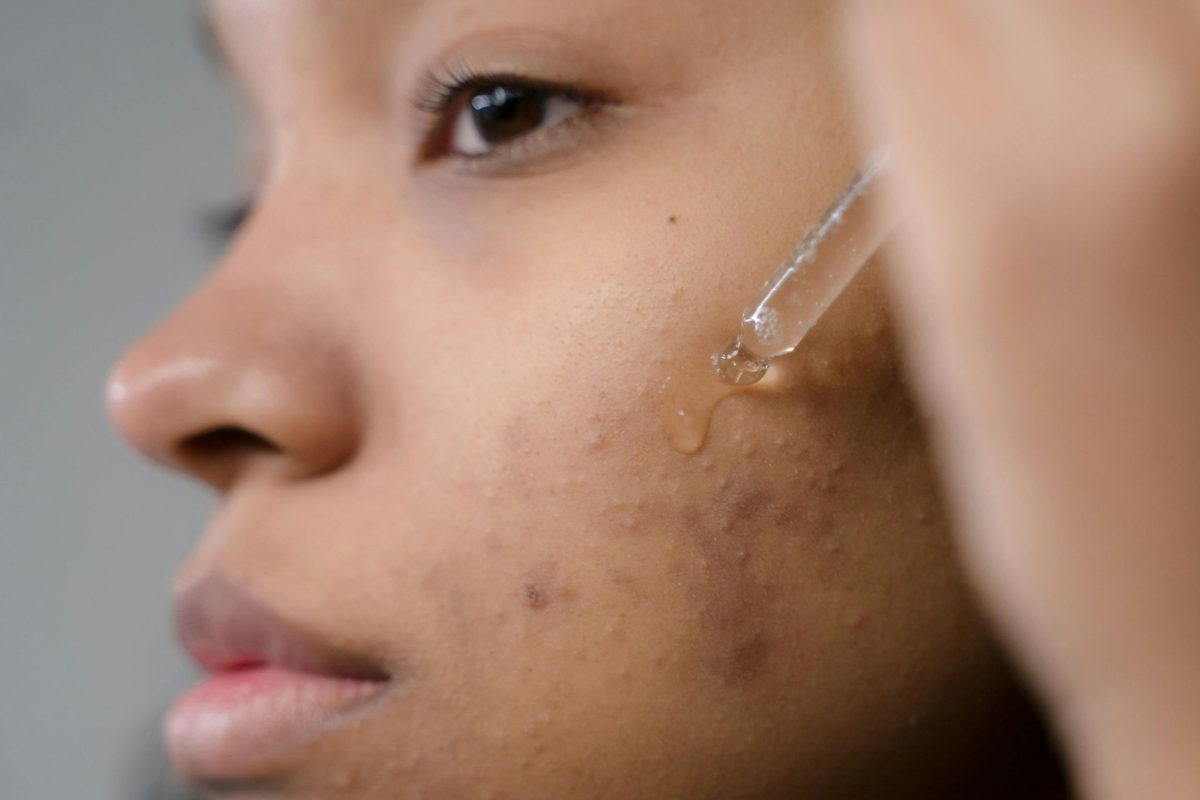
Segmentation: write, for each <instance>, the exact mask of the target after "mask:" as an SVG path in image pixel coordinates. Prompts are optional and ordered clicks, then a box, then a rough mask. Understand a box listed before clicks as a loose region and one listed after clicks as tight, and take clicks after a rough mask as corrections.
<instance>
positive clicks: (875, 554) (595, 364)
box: [110, 0, 1040, 800]
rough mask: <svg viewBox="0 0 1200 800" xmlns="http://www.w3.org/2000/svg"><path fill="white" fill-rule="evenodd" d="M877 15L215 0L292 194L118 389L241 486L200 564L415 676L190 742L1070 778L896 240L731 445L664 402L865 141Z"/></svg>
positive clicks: (278, 188) (805, 774)
mask: <svg viewBox="0 0 1200 800" xmlns="http://www.w3.org/2000/svg"><path fill="white" fill-rule="evenodd" d="M834 6H835V4H831V3H827V2H818V1H817V0H812V1H810V2H794V1H789V0H764V2H758V3H751V4H731V3H726V2H717V0H703V1H701V2H698V1H697V0H666V1H665V2H659V3H643V2H635V1H634V0H600V1H599V2H592V3H587V4H576V3H561V2H557V1H553V0H504V1H503V2H481V1H479V0H446V1H445V2H410V1H409V0H354V2H329V1H328V0H215V1H214V2H212V3H211V8H210V11H211V16H212V19H213V24H214V27H215V30H216V32H217V36H218V38H219V40H220V42H221V46H222V48H223V50H224V51H225V52H226V54H227V56H228V59H229V61H230V63H231V67H232V69H233V72H234V74H235V76H236V80H237V82H238V84H239V86H240V87H241V88H242V90H243V92H244V94H245V97H246V99H247V102H248V104H249V106H250V108H251V109H252V112H253V116H254V119H255V121H256V136H257V141H258V143H259V144H258V148H257V151H258V153H259V161H258V163H257V165H256V174H257V175H258V176H259V185H258V188H257V192H256V198H255V210H254V213H253V215H252V216H251V218H250V219H249V221H248V223H247V225H246V226H245V228H244V229H243V230H242V231H241V233H240V235H239V236H238V238H237V240H236V241H235V242H234V244H233V246H232V248H231V250H230V252H229V253H228V255H227V257H226V259H225V260H224V262H223V263H222V264H221V265H220V267H219V268H218V269H217V270H216V271H215V272H214V274H213V275H212V276H211V278H210V279H209V280H208V281H207V282H206V283H205V284H204V285H203V286H201V287H199V288H198V289H197V291H196V293H195V294H194V295H193V296H192V297H191V298H190V299H189V300H188V301H187V302H186V303H185V304H184V305H183V306H182V307H181V308H180V309H178V310H177V311H176V312H175V313H174V314H173V315H172V316H171V317H169V318H168V319H167V320H166V321H164V322H163V323H162V324H161V325H160V326H159V327H158V328H157V329H156V330H155V331H154V332H152V333H151V334H149V335H148V336H147V337H146V338H145V339H143V340H142V341H141V342H140V343H139V344H137V345H136V346H135V347H134V348H133V349H132V350H131V351H130V353H129V354H127V355H126V357H125V358H124V359H123V360H122V361H121V363H120V364H119V365H118V367H117V369H116V370H115V371H114V375H113V378H112V383H111V387H110V401H111V407H112V414H113V416H114V419H115V420H116V422H117V424H118V425H119V426H120V428H121V429H122V431H123V432H124V434H125V435H126V436H127V437H128V438H129V439H130V440H131V442H132V443H133V444H134V445H136V446H137V447H139V448H140V449H142V450H143V451H144V452H146V453H147V454H149V455H150V456H151V457H152V458H155V459H157V460H159V461H161V462H164V463H166V464H168V465H170V466H172V467H175V468H177V469H180V470H183V471H186V472H189V473H191V474H193V475H195V476H196V477H198V478H199V479H201V480H203V481H206V482H207V483H209V484H211V485H212V486H213V487H214V488H215V489H217V490H218V492H219V502H218V505H217V508H216V511H215V514H214V516H213V519H212V523H211V526H210V528H209V530H208V531H207V533H206V535H205V537H204V538H203V540H202V542H201V543H200V545H199V546H198V548H197V550H196V552H195V554H194V555H193V557H192V558H191V559H190V560H189V561H188V562H187V564H185V565H184V566H183V568H182V569H181V571H180V573H179V575H178V578H177V583H178V587H179V589H180V591H185V590H186V589H187V588H188V587H190V586H193V585H195V584H196V583H198V582H199V581H201V580H203V579H205V578H206V577H209V576H212V575H220V576H221V580H223V581H229V582H230V583H231V584H232V585H236V586H237V587H239V589H238V591H241V592H246V593H248V594H249V595H252V596H253V597H255V598H256V599H257V600H258V601H259V602H261V603H262V604H264V605H266V606H268V607H270V608H271V609H273V610H274V613H276V614H277V615H278V616H279V617H281V618H282V619H286V620H287V621H288V623H289V624H291V625H295V626H298V627H300V628H302V629H304V630H305V631H307V632H308V633H309V634H311V635H312V636H314V637H319V638H322V639H324V640H326V641H329V642H332V643H334V644H336V645H337V646H338V647H340V648H343V649H345V650H347V651H351V652H354V653H357V654H361V655H362V656H363V657H365V658H370V659H372V660H373V661H375V662H377V663H379V664H381V665H382V666H383V667H384V668H385V669H386V671H387V673H388V674H390V675H392V676H394V684H395V685H394V686H393V688H392V690H391V692H390V693H389V695H388V696H387V698H386V702H383V703H380V704H378V705H377V706H375V707H373V708H372V709H371V710H370V713H364V714H362V715H360V716H357V717H356V718H354V719H353V720H351V721H349V722H347V723H346V724H342V725H339V726H338V727H336V728H334V729H332V730H330V731H328V732H325V733H324V734H323V735H320V736H317V737H313V738H312V739H310V740H308V741H305V742H302V743H299V744H296V743H292V744H290V745H288V746H286V747H282V746H281V747H280V748H278V749H277V750H276V751H274V752H272V753H271V754H270V755H269V757H267V758H264V759H261V760H260V761H259V762H257V763H254V764H252V765H246V766H245V768H244V769H243V770H242V772H241V774H238V775H232V776H231V775H220V776H217V775H213V774H209V773H208V768H207V766H206V765H204V764H202V763H197V762H196V761H194V760H191V761H190V760H189V758H188V756H187V754H181V753H174V754H173V755H174V757H175V759H176V761H177V763H178V765H179V767H180V769H181V770H182V771H183V772H185V773H186V774H188V775H189V776H190V777H191V778H193V779H194V780H196V781H197V782H198V783H202V784H208V785H209V786H210V788H212V789H213V790H214V791H218V792H222V793H224V794H227V795H229V796H237V795H245V796H255V797H263V796H271V797H276V796H277V797H355V798H371V797H379V798H396V797H414V798H416V797H427V798H434V797H436V798H495V799H496V800H499V798H561V797H572V798H589V797H622V798H639V797H647V798H650V797H654V798H661V797H681V798H684V797H686V798H768V797H822V798H837V797H847V798H850V797H863V798H871V797H881V796H888V797H906V796H912V797H937V796H970V797H988V796H997V797H1002V796H1012V797H1027V796H1031V795H1030V793H1029V792H1031V791H1036V790H1037V789H1038V788H1039V787H1037V786H1035V785H1033V784H1034V783H1035V782H1036V781H1037V780H1038V778H1037V777H1036V776H1035V775H1034V774H1033V772H1026V771H1023V769H1021V768H1016V767H1023V765H1024V764H1025V761H1024V759H1025V758H1026V757H1031V758H1032V757H1036V755H1037V752H1036V751H1037V750H1038V748H1039V747H1040V744H1039V743H1038V741H1037V739H1036V727H1035V726H1034V724H1033V723H1032V722H1030V720H1029V717H1028V716H1027V714H1028V712H1027V709H1026V708H1025V706H1024V702H1023V700H1022V699H1021V694H1020V692H1019V691H1018V690H1017V688H1016V687H1015V686H1014V684H1013V682H1012V680H1011V678H1010V676H1009V672H1008V669H1007V667H1006V665H1005V664H1004V663H1003V661H1002V659H1001V657H1000V656H999V655H998V651H997V649H996V647H995V646H994V645H993V644H992V642H991V641H990V639H989V637H988V634H987V633H986V630H985V627H984V625H983V622H982V621H981V619H980V618H979V615H978V613H977V611H976V610H975V609H974V607H973V605H972V604H971V602H970V600H969V598H968V595H967V590H966V588H965V585H964V583H963V579H962V577H961V576H960V574H959V568H958V566H957V564H956V562H955V559H954V555H953V553H952V550H951V543H950V534H949V531H948V528H947V525H946V522H945V519H944V516H943V512H942V504H941V501H940V498H939V496H938V491H937V481H936V477H935V474H934V471H933V467H932V464H931V462H930V458H929V456H928V453H927V447H926V443H925V434H924V430H923V426H922V424H921V420H920V419H919V417H918V415H917V413H916V411H915V409H914V406H913V404H912V402H911V400H910V399H909V394H908V390H907V387H906V384H905V380H904V376H903V374H902V372H901V370H900V367H899V364H898V357H897V354H896V351H895V347H894V345H893V340H892V332H891V327H890V321H889V319H890V318H889V312H888V309H887V307H886V302H885V297H884V292H883V287H882V280H881V275H880V271H881V265H880V264H874V265H872V266H870V267H868V268H867V270H866V271H865V272H864V273H863V275H862V276H861V277H860V278H859V279H858V280H857V281H856V283H855V284H854V285H853V286H852V287H851V289H850V290H849V291H848V292H847V294H846V295H845V296H844V297H843V299H842V300H841V301H839V303H838V305H837V306H836V307H835V308H834V309H832V310H831V311H830V313H829V315H828V317H827V318H826V319H825V320H824V321H823V322H822V324H821V325H820V326H819V328H818V329H817V330H815V331H814V333H813V334H812V335H811V337H810V339H809V341H808V344H806V346H805V348H804V349H803V352H801V353H799V354H798V355H796V356H795V357H794V358H792V359H791V360H790V361H789V363H781V364H779V366H778V372H779V377H778V378H777V379H776V380H773V381H770V382H769V384H768V385H765V386H762V387H756V388H755V389H754V390H752V391H750V392H747V393H745V394H742V395H739V396H737V397H734V398H732V399H730V400H728V401H726V402H725V403H724V404H723V405H722V406H721V408H720V409H719V411H718V413H717V415H716V417H715V419H714V421H713V430H712V435H711V437H710V439H709V443H708V446H707V447H706V449H705V450H704V451H703V452H702V453H700V454H699V455H696V456H684V455H681V454H679V453H677V452H675V451H674V450H673V449H671V447H670V446H669V445H668V444H667V441H666V439H665V437H664V436H663V434H662V431H661V429H660V427H659V421H658V414H657V404H658V392H659V389H660V386H661V384H662V381H663V379H664V378H665V377H666V376H667V375H669V374H670V373H671V371H672V369H673V368H674V365H678V364H680V363H684V362H685V361H686V360H689V359H697V358H699V359H703V358H706V357H707V355H708V353H709V352H711V351H712V349H713V347H714V346H719V345H720V344H722V343H723V342H724V340H725V339H727V338H728V336H729V334H730V333H731V332H732V330H731V329H732V326H733V324H734V323H735V322H736V320H737V318H738V314H739V313H740V311H741V306H742V305H743V303H744V301H745V299H746V298H747V297H748V296H749V293H750V292H751V291H752V290H753V289H754V288H755V287H756V286H757V284H758V282H759V281H760V280H761V279H762V278H763V277H765V276H766V274H767V272H768V271H769V269H770V268H771V267H772V266H773V265H774V264H776V263H777V262H778V260H779V258H780V256H782V255H783V254H784V253H786V252H787V251H788V250H789V249H790V247H791V246H792V245H793V244H794V242H795V240H796V238H797V237H798V235H799V234H800V232H801V231H802V229H803V227H804V226H805V224H806V223H807V221H810V220H812V219H814V218H815V217H816V215H817V214H818V213H819V212H820V211H821V210H822V208H823V207H824V205H825V204H826V203H827V202H828V200H829V199H830V198H832V197H833V196H834V194H835V193H836V191H837V190H838V188H840V186H841V185H842V183H843V182H844V181H845V179H846V178H847V176H848V175H849V174H850V173H851V172H853V170H854V169H855V167H856V166H857V162H858V154H857V152H856V150H855V148H854V146H853V144H852V142H853V136H852V133H851V132H852V128H853V126H852V122H851V115H850V111H849V108H848V105H847V99H846V96H845V95H846V90H845V87H844V85H843V83H842V80H841V78H840V74H841V68H840V62H839V55H838V39H837V35H836V31H837V25H836V20H835V16H836V14H835V8H834ZM464 75H465V76H469V78H470V80H471V81H474V83H473V84H471V86H472V88H473V91H477V90H479V89H483V88H491V87H493V86H494V85H496V84H508V85H524V86H527V87H532V88H534V89H537V90H539V91H542V92H544V93H545V96H546V97H549V98H551V101H548V102H547V106H546V113H547V119H550V120H551V121H552V123H553V124H546V125H544V126H542V127H540V128H538V129H537V130H536V131H534V132H532V133H528V134H526V135H524V136H522V137H520V138H518V139H515V140H513V141H512V142H510V143H508V144H506V145H504V146H502V147H500V148H498V149H496V150H494V151H490V152H489V154H487V155H484V156H473V157H472V156H463V155H457V154H455V153H454V152H450V149H451V148H452V147H454V146H460V147H467V148H471V149H478V148H479V145H480V142H479V140H478V139H477V138H472V135H471V131H469V130H467V129H465V128H458V127H456V124H457V123H456V122H455V120H456V119H457V118H455V117H453V115H452V113H451V112H454V111H456V110H457V111H461V110H462V109H463V105H462V103H459V102H457V100H456V97H457V95H455V93H454V88H455V87H454V82H455V81H457V80H460V79H461V78H462V77H463V76H464ZM496 76H499V78H502V80H491V82H490V83H489V82H488V79H489V78H495V77H496ZM546 87H553V88H552V89H548V88H546ZM456 103H457V104H456ZM555 104H557V105H555ZM552 106H553V110H552V109H551V107H552ZM439 108H440V111H439V110H437V109H439ZM554 120H558V121H554ZM1024 738H1032V739H1033V740H1034V744H1033V745H1030V746H1029V747H1030V749H1031V750H1033V751H1034V753H1033V754H1032V755H1031V754H1030V753H1026V752H1023V751H1022V747H1021V745H1020V744H1019V740H1021V739H1024ZM999 774H1003V775H1006V776H1007V778H1006V780H1007V781H1008V782H1007V783H1003V782H1000V781H998V780H997V775H999ZM1026 776H1028V782H1026ZM1005 791H1008V792H1009V793H1008V795H1005V794H1004V792H1005ZM989 792H991V793H992V794H989Z"/></svg>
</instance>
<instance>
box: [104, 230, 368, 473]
mask: <svg viewBox="0 0 1200 800" xmlns="http://www.w3.org/2000/svg"><path fill="white" fill-rule="evenodd" d="M280 241H282V242H284V245H283V246H282V247H281V246H279V245H275V244H272V242H280ZM288 241H289V240H288V239H287V238H285V237H280V236H274V237H272V236H271V235H270V234H269V232H268V233H262V232H260V233H259V234H256V233H255V232H253V231H248V232H247V236H246V237H244V238H243V241H242V242H241V243H239V246H238V248H237V250H236V251H235V253H233V254H232V255H231V257H230V258H229V259H227V261H226V262H225V263H224V264H223V265H222V267H221V268H220V269H219V270H218V271H217V272H216V273H215V274H214V275H213V276H212V277H211V278H210V279H209V280H208V281H207V282H206V283H205V284H204V285H203V286H201V287H200V288H199V289H198V290H197V291H196V292H195V293H194V294H193V295H192V297H191V298H189V299H188V301H187V302H186V303H184V305H183V306H181V307H180V308H179V309H178V310H177V311H176V312H175V313H174V314H172V315H171V316H170V317H169V318H168V319H167V320H165V321H164V322H163V323H162V324H161V325H160V326H159V327H158V328H156V329H155V330H154V331H152V332H151V333H150V334H148V335H147V336H146V337H145V338H143V339H142V340H141V341H140V342H138V343H137V344H136V345H135V346H134V347H132V348H131V349H130V350H129V352H128V353H127V354H126V355H125V356H124V357H123V358H122V359H121V360H120V362H119V363H118V364H117V365H116V367H115V368H114V370H113V372H112V373H111V376H110V379H109V384H108V407H109V412H110V416H111V417H112V419H113V421H114V423H115V424H116V426H117V428H118V429H119V430H120V431H121V432H122V434H123V435H124V436H125V437H126V438H127V439H129V441H130V442H131V443H133V445H134V446H135V447H137V448H138V449H139V450H141V451H142V452H143V453H145V454H146V455H147V456H149V457H150V458H152V459H154V460H156V461H158V462H160V463H164V464H166V465H168V466H171V467H173V468H176V469H181V470H184V471H186V472H190V473H192V474H193V475H196V476H197V477H200V478H201V479H202V480H205V481H207V482H209V483H211V484H213V485H215V486H217V487H218V488H228V487H229V486H230V485H231V484H232V483H233V482H234V481H235V480H236V479H237V477H238V475H240V474H242V473H243V472H244V471H245V470H246V469H247V468H248V467H250V466H251V465H255V464H263V463H270V464H273V465H276V466H277V467H279V468H280V470H281V471H282V472H283V473H284V474H286V475H289V476H292V477H302V476H311V475H315V474H319V473H323V472H327V471H330V470H333V469H336V468H337V467H338V466H339V465H341V464H343V463H344V462H346V461H347V460H348V459H349V458H350V457H351V456H352V455H353V453H354V452H355V450H356V448H357V445H358V435H359V430H360V420H359V418H358V409H359V407H360V404H359V402H358V398H357V393H358V390H357V387H356V385H355V375H356V371H355V370H354V369H353V368H352V353H353V347H352V343H351V342H349V341H348V340H347V339H346V338H345V336H346V326H344V325H339V324H338V320H337V319H336V318H335V316H334V314H335V312H336V309H338V308H339V307H341V306H343V303H342V302H341V299H340V298H338V296H337V295H338V294H339V293H341V292H343V291H346V290H348V286H347V285H346V283H345V281H342V282H339V281H338V280H337V275H338V270H337V269H331V268H330V267H329V266H327V262H317V261H315V260H312V259H308V258H296V257H293V256H289V254H288V252H287V248H288V247H289V245H288V244H287V242H288ZM292 247H294V245H293V246H292ZM292 252H293V254H294V253H295V252H296V251H295V250H294V249H293V250H292Z"/></svg>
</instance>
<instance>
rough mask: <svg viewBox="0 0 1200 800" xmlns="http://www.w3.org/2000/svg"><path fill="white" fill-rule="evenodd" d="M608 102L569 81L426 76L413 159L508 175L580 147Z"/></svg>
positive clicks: (419, 105)
mask: <svg viewBox="0 0 1200 800" xmlns="http://www.w3.org/2000/svg"><path fill="white" fill-rule="evenodd" d="M609 104H610V101H608V100H607V99H605V98H604V97H603V96H602V95H600V94H599V93H596V92H591V91H587V90H584V89H581V88H579V87H577V86H574V85H571V84H567V83H556V82H552V81H545V80H538V79H535V78H530V77H524V76H520V75H515V74H494V75H486V74H474V73H469V72H468V73H463V74H448V75H446V76H434V75H430V76H428V77H427V79H426V81H425V85H424V87H423V89H422V94H421V95H420V96H419V98H418V101H417V107H418V108H419V109H420V110H421V111H422V112H423V113H424V114H425V115H426V116H427V117H428V122H427V123H426V127H427V128H428V132H427V134H426V136H425V139H424V141H423V143H422V145H421V148H420V152H419V159H420V160H421V161H422V162H426V163H428V162H434V161H440V160H447V159H454V160H457V161H459V162H460V163H461V164H463V165H464V166H467V167H469V168H472V169H478V170H482V171H488V170H496V171H505V170H507V171H513V170H519V169H520V168H523V167H527V166H530V165H531V164H532V163H534V162H536V161H539V160H541V159H542V158H544V157H547V156H552V155H562V154H564V153H565V152H567V151H569V150H570V149H572V148H573V147H575V146H577V145H579V144H580V143H581V142H580V139H581V137H582V136H583V135H584V134H585V133H586V129H587V127H588V125H589V124H590V123H591V122H593V121H594V120H593V117H594V116H595V115H596V114H597V112H598V111H599V110H600V109H602V108H603V107H605V106H607V105H609Z"/></svg>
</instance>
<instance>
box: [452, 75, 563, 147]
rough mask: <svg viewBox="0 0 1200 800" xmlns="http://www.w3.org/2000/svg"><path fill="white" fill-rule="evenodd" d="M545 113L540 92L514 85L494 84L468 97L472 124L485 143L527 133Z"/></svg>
mask: <svg viewBox="0 0 1200 800" xmlns="http://www.w3.org/2000/svg"><path fill="white" fill-rule="evenodd" d="M545 112H546V108H545V103H544V102H543V98H542V97H541V93H539V92H536V91H530V90H527V89H522V88H520V87H516V86H497V87H495V88H493V89H491V90H490V91H486V92H479V93H477V94H475V95H474V96H473V97H472V98H471V115H472V118H473V119H474V120H475V127H476V128H477V129H478V131H479V135H480V136H482V137H483V140H484V141H485V142H487V143H488V144H497V143H499V142H503V141H505V140H506V139H514V138H516V137H518V136H521V135H522V134H525V133H529V132H530V131H531V130H534V129H535V128H537V127H538V126H539V125H541V124H542V118H543V117H544V116H545Z"/></svg>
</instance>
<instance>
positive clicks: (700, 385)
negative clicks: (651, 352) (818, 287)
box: [659, 343, 769, 455]
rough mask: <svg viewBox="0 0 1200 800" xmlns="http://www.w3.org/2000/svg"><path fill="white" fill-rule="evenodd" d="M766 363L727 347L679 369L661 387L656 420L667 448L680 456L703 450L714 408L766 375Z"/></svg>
mask: <svg viewBox="0 0 1200 800" xmlns="http://www.w3.org/2000/svg"><path fill="white" fill-rule="evenodd" d="M768 366H769V365H768V362H766V361H763V360H760V359H757V358H755V357H754V356H752V355H750V354H749V353H747V352H746V351H745V350H743V349H742V347H741V344H740V343H734V344H731V345H730V346H729V347H727V348H726V349H725V350H723V351H721V352H720V353H718V354H716V355H714V356H713V357H712V358H711V359H710V360H709V361H707V362H706V361H699V360H698V361H697V362H696V363H691V364H686V365H680V367H679V368H678V369H677V370H676V371H675V373H674V374H673V375H671V376H670V377H669V378H667V380H666V383H664V384H663V393H662V401H661V403H660V405H659V416H660V419H661V420H662V426H663V431H664V432H665V433H666V435H667V441H668V442H670V444H671V447H673V448H675V450H677V451H678V452H680V453H683V454H684V455H692V454H694V453H698V452H700V451H701V450H702V449H704V443H705V442H706V441H707V440H708V429H709V427H710V425H711V423H712V417H713V414H714V413H715V412H716V410H717V406H719V405H720V404H721V401H723V400H724V399H725V398H726V397H730V396H732V395H735V394H737V393H738V392H741V391H744V390H745V389H746V388H748V387H749V386H752V385H753V384H755V383H758V381H759V380H761V379H762V378H763V376H764V375H766V372H767V368H768Z"/></svg>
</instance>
